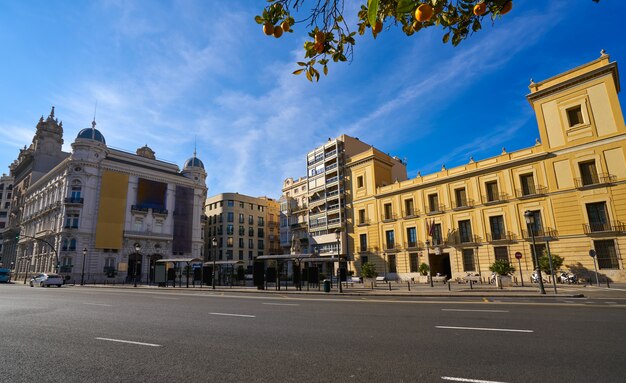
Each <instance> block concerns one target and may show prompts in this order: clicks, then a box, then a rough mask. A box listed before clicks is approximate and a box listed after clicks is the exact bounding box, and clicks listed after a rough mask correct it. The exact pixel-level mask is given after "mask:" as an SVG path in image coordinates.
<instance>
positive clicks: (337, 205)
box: [326, 204, 339, 212]
mask: <svg viewBox="0 0 626 383" xmlns="http://www.w3.org/2000/svg"><path fill="white" fill-rule="evenodd" d="M333 210H339V204H334V205H328V207H327V208H326V211H327V212H331V211H333Z"/></svg>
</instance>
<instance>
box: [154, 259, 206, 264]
mask: <svg viewBox="0 0 626 383" xmlns="http://www.w3.org/2000/svg"><path fill="white" fill-rule="evenodd" d="M167 262H174V263H177V262H186V263H191V262H202V258H169V259H159V260H157V261H156V263H167Z"/></svg>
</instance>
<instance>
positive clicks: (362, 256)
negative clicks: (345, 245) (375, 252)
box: [360, 255, 369, 265]
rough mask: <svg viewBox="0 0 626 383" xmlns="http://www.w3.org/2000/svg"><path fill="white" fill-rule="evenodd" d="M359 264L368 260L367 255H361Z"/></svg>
mask: <svg viewBox="0 0 626 383" xmlns="http://www.w3.org/2000/svg"><path fill="white" fill-rule="evenodd" d="M360 259H361V265H364V264H366V263H367V262H368V261H369V257H368V256H367V255H361V257H360Z"/></svg>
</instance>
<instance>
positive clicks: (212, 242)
mask: <svg viewBox="0 0 626 383" xmlns="http://www.w3.org/2000/svg"><path fill="white" fill-rule="evenodd" d="M211 244H212V245H213V270H212V272H213V277H212V278H211V284H212V286H213V290H215V258H217V238H215V237H213V239H212V240H211Z"/></svg>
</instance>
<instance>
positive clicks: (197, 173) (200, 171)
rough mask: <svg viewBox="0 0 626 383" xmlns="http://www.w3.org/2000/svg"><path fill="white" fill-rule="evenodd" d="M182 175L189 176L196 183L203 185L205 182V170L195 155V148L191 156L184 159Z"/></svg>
mask: <svg viewBox="0 0 626 383" xmlns="http://www.w3.org/2000/svg"><path fill="white" fill-rule="evenodd" d="M182 175H183V176H185V177H187V178H191V179H192V180H194V181H195V182H196V183H199V184H202V185H205V183H206V171H205V170H204V164H203V163H202V161H200V159H199V158H198V157H196V150H195V149H194V151H193V157H191V158H190V159H188V160H187V161H185V166H184V167H183V171H182Z"/></svg>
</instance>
